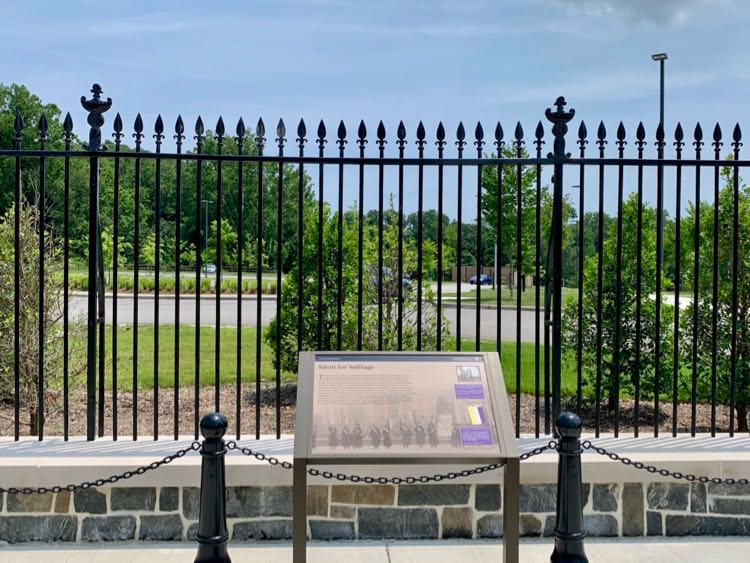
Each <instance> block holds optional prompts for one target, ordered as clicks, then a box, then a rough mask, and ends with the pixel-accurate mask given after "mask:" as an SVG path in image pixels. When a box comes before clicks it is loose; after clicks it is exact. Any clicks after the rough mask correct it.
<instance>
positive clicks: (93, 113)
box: [39, 84, 140, 441]
mask: <svg viewBox="0 0 750 563" xmlns="http://www.w3.org/2000/svg"><path fill="white" fill-rule="evenodd" d="M91 93H92V94H93V97H92V98H91V99H90V100H86V99H85V98H84V97H81V105H82V106H83V109H85V110H86V111H87V112H88V114H89V115H88V119H87V122H88V124H89V125H90V126H91V129H90V130H89V142H88V146H87V147H86V148H87V149H88V150H89V151H90V152H92V156H91V157H90V159H89V217H88V220H89V225H88V227H89V228H88V237H89V238H88V253H89V256H88V314H87V332H86V342H87V350H86V439H87V440H88V441H92V440H93V439H94V434H95V423H96V365H95V363H96V320H97V319H96V282H95V280H96V276H97V273H98V272H97V270H98V269H97V259H98V258H99V248H98V245H97V242H98V240H99V239H98V235H99V232H98V210H99V157H98V156H95V155H96V154H97V153H98V152H99V151H100V150H101V144H102V133H101V129H100V127H101V126H102V125H104V116H102V114H103V113H104V112H105V111H107V110H108V109H109V108H110V107H111V106H112V99H111V98H107V99H106V100H102V99H101V94H102V88H101V86H99V85H98V84H94V85H93V86H92V87H91ZM139 118H140V116H139ZM139 149H140V145H139V144H137V149H136V150H139ZM40 251H41V248H40ZM40 317H41V315H40ZM42 342H43V339H42V338H41V335H40V339H39V343H40V347H41V343H42ZM100 354H104V350H100ZM40 359H41V358H40ZM40 364H41V361H40ZM133 373H134V377H135V371H134V372H133ZM100 408H103V405H100Z"/></svg>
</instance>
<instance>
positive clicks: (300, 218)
mask: <svg viewBox="0 0 750 563" xmlns="http://www.w3.org/2000/svg"><path fill="white" fill-rule="evenodd" d="M305 135H307V127H305V122H304V121H303V120H302V119H300V120H299V125H298V126H297V146H298V147H299V157H300V159H301V158H302V157H304V156H305V142H307V139H305ZM297 176H299V186H298V189H297V352H298V353H299V352H301V351H302V331H303V330H304V324H303V320H304V314H303V313H304V310H303V308H302V307H303V304H304V284H305V265H304V258H305V256H304V249H305V232H304V228H305V225H304V223H305V207H304V206H305V165H304V163H303V162H302V160H300V162H299V167H298V171H297ZM360 292H361V289H360ZM359 310H361V308H360V309H359Z"/></svg>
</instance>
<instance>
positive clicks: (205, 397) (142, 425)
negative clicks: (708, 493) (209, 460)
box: [0, 384, 736, 439]
mask: <svg viewBox="0 0 750 563" xmlns="http://www.w3.org/2000/svg"><path fill="white" fill-rule="evenodd" d="M279 395H280V401H279V402H280V407H281V408H280V420H279V421H278V422H279V423H280V429H281V433H282V434H293V433H294V420H295V407H294V405H295V401H296V395H297V386H296V385H293V384H292V385H285V386H283V387H282V388H281V389H280V394H279ZM508 398H509V400H510V407H511V415H512V416H513V418H514V419H515V401H516V396H515V395H509V397H508ZM236 399H237V391H236V388H235V387H234V386H232V385H224V386H222V387H221V388H220V397H219V407H220V409H219V410H220V411H221V412H223V413H224V414H225V415H226V416H227V418H228V419H229V431H228V433H227V434H228V436H230V435H231V436H232V437H234V436H236V430H237V428H236V419H235V416H234V415H235V411H236V404H237V401H236ZM48 403H49V407H48V415H47V420H46V422H45V426H44V435H45V436H61V435H62V434H63V413H62V410H61V404H62V401H61V398H60V397H59V396H57V397H55V396H50V397H49V401H48ZM105 403H106V404H105V413H104V415H105V416H104V419H105V420H104V429H105V432H104V435H105V436H112V414H113V411H112V395H111V393H109V394H108V395H107V397H106V401H105ZM117 403H118V405H117V417H118V425H117V433H118V436H119V437H121V438H131V437H132V432H133V398H132V395H131V393H129V392H120V393H118V399H117ZM261 405H262V406H261V409H260V419H261V424H260V431H261V434H266V435H268V434H274V433H275V432H276V429H277V419H276V408H275V405H276V390H275V388H273V387H271V388H265V389H263V390H262V391H261ZM215 407H216V405H215V394H214V388H213V387H202V388H201V389H200V393H199V409H198V411H199V413H200V415H203V414H205V413H208V412H212V411H213V410H215ZM566 408H568V409H573V410H574V409H575V404H574V403H572V402H570V401H569V400H568V401H564V402H563V409H566ZM241 409H242V416H241V421H240V434H241V436H242V437H247V438H251V437H253V436H254V435H255V431H256V426H255V388H254V386H253V387H252V388H251V387H250V386H247V387H243V389H242V394H241ZM691 410H692V408H691V405H690V404H687V403H686V404H678V407H677V432H678V433H687V432H690V430H691ZM177 412H178V413H179V426H178V428H179V434H180V435H182V436H190V435H192V434H193V432H194V412H195V404H194V389H193V388H192V387H181V388H180V389H179V392H178V409H177ZM536 413H537V407H536V398H535V397H534V396H533V395H521V432H522V433H523V434H531V433H534V432H535V431H536V429H537V416H536ZM174 415H175V409H174V390H173V389H160V390H159V408H158V416H159V436H160V437H161V438H165V439H169V438H170V437H172V436H173V433H174ZM654 415H655V411H654V408H653V404H652V403H642V404H641V405H640V409H639V426H640V433H641V435H643V436H648V435H653V430H654ZM581 418H582V420H583V424H584V432H585V433H589V434H590V433H593V432H594V431H595V421H596V406H595V405H594V404H591V403H587V404H584V405H583V406H582V409H581ZM27 420H28V419H27V417H24V416H23V414H22V420H21V423H22V426H21V434H22V435H29V428H28V423H27V422H26V421H27ZM614 421H615V413H614V412H612V411H609V410H608V409H607V407H606V404H602V405H601V410H600V424H599V431H600V432H602V433H611V432H614V429H615V424H614ZM673 422H674V418H673V412H672V404H671V403H668V404H661V405H660V409H659V430H660V435H667V434H669V433H671V432H672V428H673ZM634 423H635V401H632V400H623V401H621V403H620V417H619V431H620V432H621V433H622V434H626V435H627V434H632V433H633V427H634ZM735 424H736V422H735ZM69 425H70V426H69V434H70V435H71V436H82V435H85V434H86V393H85V390H78V389H77V390H74V391H72V392H71V394H70V415H69ZM538 425H539V426H538V428H539V431H540V433H541V434H544V430H545V420H544V400H543V398H541V399H540V401H539V422H538ZM728 428H729V409H728V408H727V407H726V406H723V405H717V407H716V431H717V432H728ZM696 431H697V432H710V431H711V406H710V405H704V404H699V405H697V406H696ZM12 435H13V407H12V405H0V436H12ZM138 435H139V436H153V435H154V395H153V391H152V390H148V391H142V392H140V393H139V395H138Z"/></svg>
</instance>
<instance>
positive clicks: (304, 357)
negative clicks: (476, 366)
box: [292, 352, 520, 563]
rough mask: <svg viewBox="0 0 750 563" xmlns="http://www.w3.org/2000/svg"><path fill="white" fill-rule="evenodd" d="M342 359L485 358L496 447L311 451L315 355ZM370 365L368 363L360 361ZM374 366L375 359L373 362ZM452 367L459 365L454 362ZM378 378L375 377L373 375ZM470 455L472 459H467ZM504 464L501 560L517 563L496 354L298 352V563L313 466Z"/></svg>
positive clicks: (513, 492)
mask: <svg viewBox="0 0 750 563" xmlns="http://www.w3.org/2000/svg"><path fill="white" fill-rule="evenodd" d="M319 355H321V356H330V357H335V358H340V360H339V361H352V360H357V359H361V358H362V357H363V356H364V357H372V356H389V357H394V356H395V357H398V356H403V357H404V360H406V358H407V357H413V356H415V355H419V356H422V355H430V356H438V357H441V356H443V357H445V358H446V360H447V359H448V358H452V359H455V358H458V357H466V356H471V357H475V358H476V357H481V358H482V360H483V362H484V366H485V372H486V376H487V389H488V391H489V402H490V405H491V407H492V410H493V414H494V423H495V431H496V435H497V439H498V448H493V450H492V451H489V450H484V451H477V452H476V453H473V452H472V453H471V454H469V452H467V449H466V448H460V450H459V451H460V455H445V454H436V455H429V456H428V455H419V456H417V455H408V454H406V453H405V454H404V455H388V456H382V455H381V456H378V455H375V454H373V453H365V454H358V453H355V452H353V451H342V452H340V453H335V454H332V453H325V454H320V453H318V454H316V453H315V452H314V451H313V448H312V439H313V426H312V421H313V408H314V405H313V397H314V393H313V391H314V366H315V361H316V357H317V356H319ZM360 361H367V360H360ZM370 361H372V360H370ZM452 361H453V362H454V361H455V360H452ZM375 377H376V376H375ZM467 454H468V455H467ZM490 463H502V464H504V478H503V498H504V502H503V560H504V561H505V562H507V563H510V562H517V561H518V521H519V488H520V472H519V456H518V448H517V446H516V439H515V435H514V426H513V421H512V419H511V416H510V406H509V403H508V396H507V394H506V392H505V385H504V381H503V375H502V369H501V367H500V360H499V358H498V355H497V353H496V352H300V355H299V371H298V378H297V411H296V422H295V432H294V476H293V495H294V498H293V506H294V511H293V521H292V526H293V532H292V541H293V551H294V557H293V560H294V563H305V562H306V543H307V470H308V466H310V465H316V466H317V465H377V466H382V465H420V466H430V465H462V466H465V465H471V464H473V465H486V464H490Z"/></svg>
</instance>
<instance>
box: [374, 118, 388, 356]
mask: <svg viewBox="0 0 750 563" xmlns="http://www.w3.org/2000/svg"><path fill="white" fill-rule="evenodd" d="M377 137H378V140H377V141H376V143H377V145H378V156H379V158H380V159H381V162H379V163H378V277H377V279H378V351H380V350H382V349H383V162H382V159H383V158H384V157H385V154H384V153H385V144H386V143H387V142H388V141H386V140H385V126H384V125H383V122H382V121H381V122H380V123H379V124H378V130H377Z"/></svg>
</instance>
